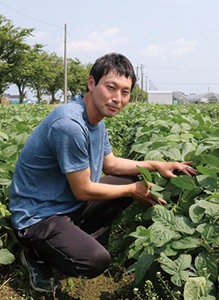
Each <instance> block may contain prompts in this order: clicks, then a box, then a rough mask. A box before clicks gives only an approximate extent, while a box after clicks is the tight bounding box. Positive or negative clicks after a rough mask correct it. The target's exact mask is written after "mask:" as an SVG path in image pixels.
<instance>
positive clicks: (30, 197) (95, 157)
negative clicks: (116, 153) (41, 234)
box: [9, 96, 112, 230]
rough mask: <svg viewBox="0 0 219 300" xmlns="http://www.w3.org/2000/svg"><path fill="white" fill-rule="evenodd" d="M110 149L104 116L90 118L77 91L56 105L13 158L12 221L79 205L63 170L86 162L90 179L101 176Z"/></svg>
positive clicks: (23, 222) (24, 222)
mask: <svg viewBox="0 0 219 300" xmlns="http://www.w3.org/2000/svg"><path fill="white" fill-rule="evenodd" d="M111 151H112V150H111V147H110V143H109V139H108V135H107V131H106V128H105V126H104V122H103V121H101V122H99V123H98V124H97V125H92V124H91V123H90V122H89V119H88V116H87V112H86V106H85V103H84V101H83V99H82V98H81V96H76V97H74V98H73V100H72V101H71V102H69V103H67V104H64V105H61V106H58V107H57V108H55V109H54V110H53V111H52V112H51V113H50V114H49V115H48V116H47V117H46V118H45V119H44V120H43V121H42V122H41V123H40V124H39V125H38V126H37V127H36V128H35V129H34V131H33V132H32V134H31V135H30V137H29V138H28V140H27V142H26V144H25V145H24V148H23V149H22V151H21V153H20V155H19V158H18V161H17V163H16V166H15V171H14V174H13V179H12V185H11V189H10V200H9V208H10V212H11V221H12V225H13V227H14V228H16V229H18V230H20V229H23V228H25V227H29V226H31V225H33V224H35V223H37V222H39V221H41V220H42V219H44V218H46V217H49V216H51V215H57V214H65V213H70V212H72V211H74V210H76V209H77V208H79V207H80V206H81V205H82V204H83V202H81V201H78V200H77V199H76V198H75V196H74V194H73V192H72V190H71V188H70V186H69V183H68V181H67V179H66V176H65V174H66V173H70V172H75V171H79V170H83V169H86V168H88V167H90V170H91V181H92V182H99V180H100V176H101V172H102V167H103V158H104V156H105V155H108V154H110V153H111Z"/></svg>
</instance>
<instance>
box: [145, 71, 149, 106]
mask: <svg viewBox="0 0 219 300" xmlns="http://www.w3.org/2000/svg"><path fill="white" fill-rule="evenodd" d="M147 81H148V76H145V91H146V101H148V82H147Z"/></svg>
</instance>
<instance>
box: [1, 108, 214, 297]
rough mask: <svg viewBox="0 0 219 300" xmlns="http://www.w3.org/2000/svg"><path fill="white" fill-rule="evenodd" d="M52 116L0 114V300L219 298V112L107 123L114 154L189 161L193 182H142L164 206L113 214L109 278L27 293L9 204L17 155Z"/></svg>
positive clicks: (168, 111)
mask: <svg viewBox="0 0 219 300" xmlns="http://www.w3.org/2000/svg"><path fill="white" fill-rule="evenodd" d="M51 109H53V107H52V106H50V107H46V106H43V105H10V106H2V107H1V108H0V226H1V230H0V231H1V236H0V237H1V240H0V247H1V249H0V264H1V267H0V268H1V274H2V275H1V281H0V296H2V297H3V298H2V299H5V300H9V299H10V300H13V299H20V300H21V299H25V300H27V299H29V300H31V299H34V300H35V299H72V300H73V299H81V300H83V299H86V300H89V299H90V300H97V299H100V300H107V299H108V300H110V299H124V300H125V299H126V300H127V299H132V300H134V299H185V300H193V299H202V300H204V299H205V300H213V299H219V295H218V294H219V291H218V275H219V268H218V259H219V181H218V173H219V149H218V148H219V105H218V104H199V105H149V104H147V103H136V104H133V105H128V106H127V107H126V108H125V109H124V110H123V112H122V113H120V114H119V115H117V116H116V117H114V118H113V119H106V120H105V124H106V127H107V129H108V134H109V138H110V141H111V145H112V148H113V151H114V153H115V154H116V155H118V156H122V157H127V158H131V159H135V160H136V161H139V160H163V161H193V163H192V166H193V167H194V168H197V170H198V174H197V176H195V177H188V176H186V175H183V174H177V175H178V176H177V177H175V178H172V179H167V178H163V177H162V176H160V175H159V174H157V173H152V174H149V175H148V174H146V176H143V177H144V179H145V180H146V181H147V180H148V181H152V182H153V183H155V186H154V187H153V191H152V192H153V193H154V194H155V195H157V196H161V197H162V198H164V199H165V200H166V201H167V202H168V204H167V205H166V206H163V205H161V204H158V205H156V206H153V207H151V208H147V207H145V206H142V205H141V204H139V203H134V204H133V205H132V207H131V208H129V209H127V210H126V211H125V212H124V213H123V214H122V215H121V217H120V219H119V220H118V221H117V225H116V224H115V225H114V228H113V233H112V235H111V238H110V244H109V251H110V253H111V254H112V258H113V262H112V265H111V267H110V269H109V270H108V273H107V274H104V275H103V276H101V277H100V278H97V279H95V280H93V281H89V280H88V281H85V280H74V279H63V280H64V281H63V282H64V290H63V293H62V294H61V295H52V296H51V295H50V296H48V295H44V296H42V295H39V294H37V293H34V292H33V291H31V290H30V289H29V288H28V282H27V281H28V278H27V274H26V270H25V269H23V267H22V266H20V262H19V258H17V257H18V254H19V250H20V249H19V246H18V244H17V241H16V239H15V237H14V235H13V232H12V230H11V227H10V213H9V211H8V195H9V189H10V183H11V178H12V175H13V170H14V167H15V163H16V160H17V158H18V155H19V153H20V151H21V149H22V147H23V145H24V143H25V141H26V139H27V138H28V136H29V134H30V133H31V132H32V131H33V129H34V128H35V127H36V126H37V124H38V123H39V122H40V121H41V120H42V119H43V118H44V117H45V116H46V115H47V114H48V113H49V112H50V111H51ZM136 165H137V162H136ZM15 257H16V258H17V259H16V260H15V261H14V258H15ZM123 272H127V274H126V275H124V274H122V273H123ZM22 278H25V282H22ZM133 278H134V279H133ZM97 288H98V291H97V290H96V289H97ZM134 288H135V294H136V295H133V289H134ZM82 290H83V291H84V292H83V293H82ZM72 291H73V292H72ZM92 291H94V293H95V291H96V294H93V293H92ZM84 293H85V294H84ZM86 293H87V294H86ZM97 295H98V296H97ZM43 297H44V298H43Z"/></svg>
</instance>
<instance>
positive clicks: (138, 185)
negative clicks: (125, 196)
mask: <svg viewBox="0 0 219 300" xmlns="http://www.w3.org/2000/svg"><path fill="white" fill-rule="evenodd" d="M148 184H149V186H150V189H151V188H152V186H154V184H153V183H151V182H148ZM133 185H135V189H134V192H133V195H132V198H133V199H134V200H136V201H138V202H140V203H142V204H144V205H147V206H152V205H154V204H155V203H156V202H160V203H162V204H164V205H166V204H167V202H166V201H165V200H164V199H162V198H159V197H157V196H155V195H153V194H152V193H151V190H150V189H148V187H147V185H146V182H145V181H137V182H135V183H133Z"/></svg>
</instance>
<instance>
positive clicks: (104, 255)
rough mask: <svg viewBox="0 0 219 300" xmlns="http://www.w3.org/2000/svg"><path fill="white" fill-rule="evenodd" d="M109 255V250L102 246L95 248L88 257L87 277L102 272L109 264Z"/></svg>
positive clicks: (92, 276) (95, 275)
mask: <svg viewBox="0 0 219 300" xmlns="http://www.w3.org/2000/svg"><path fill="white" fill-rule="evenodd" d="M110 262H111V256H110V254H109V252H108V251H107V250H106V249H105V248H104V247H103V248H102V249H98V250H96V251H95V252H94V253H93V254H92V255H91V256H90V259H89V275H88V277H89V278H94V277H97V276H99V275H100V274H102V273H103V272H104V271H105V270H106V269H107V268H108V266H109V264H110Z"/></svg>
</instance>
